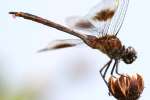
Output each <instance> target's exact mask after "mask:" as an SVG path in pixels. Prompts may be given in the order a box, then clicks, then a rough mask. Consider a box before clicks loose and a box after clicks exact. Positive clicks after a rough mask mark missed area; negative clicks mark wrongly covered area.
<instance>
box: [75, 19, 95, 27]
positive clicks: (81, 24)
mask: <svg viewBox="0 0 150 100" xmlns="http://www.w3.org/2000/svg"><path fill="white" fill-rule="evenodd" d="M75 26H76V27H79V28H92V27H94V26H93V25H92V24H91V23H90V22H89V21H88V20H80V21H79V22H77V23H76V25H75Z"/></svg>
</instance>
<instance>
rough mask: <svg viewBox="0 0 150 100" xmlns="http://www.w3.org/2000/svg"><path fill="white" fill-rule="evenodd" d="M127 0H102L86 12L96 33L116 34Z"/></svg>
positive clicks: (125, 9) (124, 12) (126, 6)
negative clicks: (96, 30) (95, 28)
mask: <svg viewBox="0 0 150 100" xmlns="http://www.w3.org/2000/svg"><path fill="white" fill-rule="evenodd" d="M128 3H129V0H102V1H101V2H100V3H99V4H98V5H96V6H95V7H94V8H93V9H91V11H90V12H89V13H88V14H87V18H88V19H89V21H90V22H91V23H92V24H93V25H94V26H95V27H97V29H98V33H103V34H108V33H109V34H117V33H118V32H119V30H120V28H121V26H122V23H123V20H124V17H125V14H126V11H127V8H128Z"/></svg>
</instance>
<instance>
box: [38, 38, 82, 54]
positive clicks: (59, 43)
mask: <svg viewBox="0 0 150 100" xmlns="http://www.w3.org/2000/svg"><path fill="white" fill-rule="evenodd" d="M82 43H83V41H82V40H80V39H64V40H55V41H52V42H51V43H49V44H48V46H47V47H46V48H43V49H41V50H39V51H38V52H44V51H50V50H56V49H62V48H68V47H73V46H77V45H79V44H82Z"/></svg>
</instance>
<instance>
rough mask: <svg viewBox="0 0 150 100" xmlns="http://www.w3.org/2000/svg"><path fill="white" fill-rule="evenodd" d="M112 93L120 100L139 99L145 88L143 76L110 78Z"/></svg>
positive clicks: (109, 84)
mask: <svg viewBox="0 0 150 100" xmlns="http://www.w3.org/2000/svg"><path fill="white" fill-rule="evenodd" d="M108 88H109V91H110V93H111V94H112V95H113V96H114V97H115V98H117V99H118V100H137V99H138V98H139V97H140V94H141V93H142V92H143V89H144V81H143V78H142V77H141V76H140V75H139V74H136V75H133V76H128V75H127V76H120V77H119V78H113V77H110V78H109V82H108Z"/></svg>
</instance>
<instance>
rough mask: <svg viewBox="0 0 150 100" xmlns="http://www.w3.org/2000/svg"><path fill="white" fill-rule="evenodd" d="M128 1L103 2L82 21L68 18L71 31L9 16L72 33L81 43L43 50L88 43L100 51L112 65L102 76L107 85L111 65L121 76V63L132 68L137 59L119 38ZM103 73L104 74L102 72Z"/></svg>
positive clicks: (74, 41)
mask: <svg viewBox="0 0 150 100" xmlns="http://www.w3.org/2000/svg"><path fill="white" fill-rule="evenodd" d="M128 3H129V0H102V1H101V2H100V3H99V4H98V5H96V6H95V7H93V8H92V9H91V11H89V13H88V14H87V15H86V16H83V17H69V18H68V20H67V21H66V22H67V23H68V26H69V28H68V27H65V26H63V25H60V24H58V23H55V22H52V21H50V20H47V19H44V18H41V17H38V16H35V15H32V14H29V13H24V12H9V13H10V14H12V15H14V16H18V17H23V18H24V19H28V20H32V21H34V22H38V23H41V24H44V25H47V26H49V27H53V28H55V29H57V30H60V31H63V32H66V33H69V34H71V35H74V36H76V37H78V38H79V39H62V40H56V41H53V42H51V43H50V44H49V45H48V46H47V47H46V48H44V49H42V50H40V52H42V51H47V50H54V49H60V48H66V47H73V46H77V45H79V44H82V43H85V44H86V45H88V46H89V47H91V48H93V49H98V50H100V51H101V52H102V53H104V54H106V55H107V56H108V57H109V58H110V61H108V62H107V63H106V64H105V65H104V66H103V67H102V68H101V69H100V74H101V76H102V78H103V80H104V81H105V83H106V84H108V83H107V81H106V79H105V78H106V73H107V71H108V68H109V67H110V65H111V63H112V61H113V60H114V64H113V66H112V69H111V73H110V74H111V75H112V76H113V75H114V74H113V72H114V70H115V72H116V74H118V75H121V74H120V73H119V72H118V64H119V61H120V60H122V61H124V62H125V63H126V64H131V63H132V62H133V61H135V59H136V58H137V56H136V51H135V50H134V49H133V48H132V47H127V48H126V47H125V46H124V45H122V43H121V41H120V40H119V38H117V34H118V33H119V30H120V28H121V26H122V23H123V21H124V17H125V14H126V11H127V8H128ZM78 30H84V32H85V33H86V32H88V33H90V34H84V32H79V31H78ZM103 71H104V72H103Z"/></svg>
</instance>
